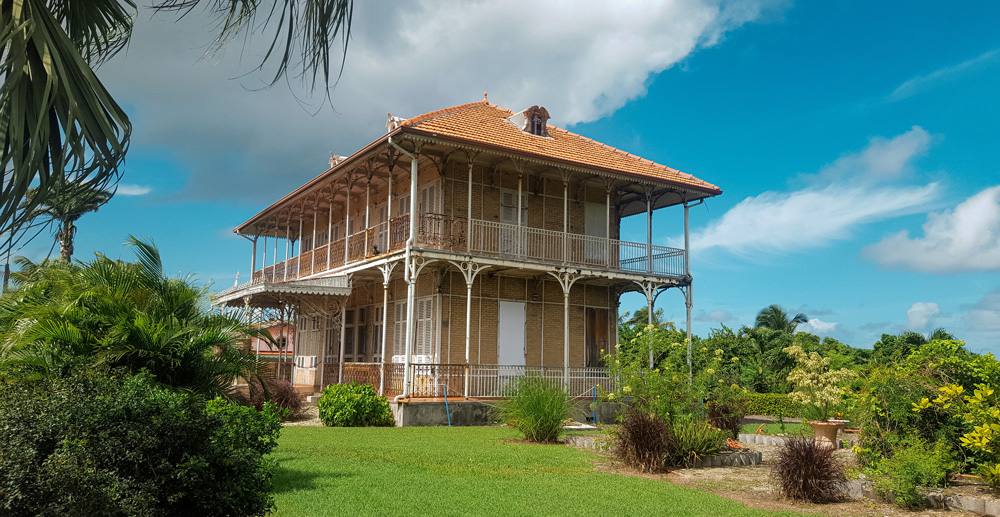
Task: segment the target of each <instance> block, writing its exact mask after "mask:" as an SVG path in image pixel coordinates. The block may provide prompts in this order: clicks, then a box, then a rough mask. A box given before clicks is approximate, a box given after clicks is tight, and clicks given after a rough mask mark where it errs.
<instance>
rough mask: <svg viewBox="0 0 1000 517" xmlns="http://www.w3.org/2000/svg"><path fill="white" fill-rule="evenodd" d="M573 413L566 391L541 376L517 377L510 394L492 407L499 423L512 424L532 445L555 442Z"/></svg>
mask: <svg viewBox="0 0 1000 517" xmlns="http://www.w3.org/2000/svg"><path fill="white" fill-rule="evenodd" d="M573 411H574V407H573V404H572V403H571V402H570V400H569V397H568V396H567V395H566V390H565V389H563V387H562V386H561V385H558V384H549V383H548V382H546V381H545V379H543V378H541V377H521V378H520V379H518V380H517V383H516V384H515V385H514V391H513V394H512V395H511V396H510V397H508V398H507V399H506V400H503V401H500V402H498V403H497V405H496V412H497V416H498V417H499V418H500V420H501V421H502V422H509V423H512V424H513V425H514V427H516V428H517V430H518V431H521V432H522V433H524V438H525V439H526V440H529V441H532V442H554V441H556V440H558V439H559V434H560V433H562V427H563V423H564V422H565V421H566V419H567V418H569V417H570V415H572V413H573Z"/></svg>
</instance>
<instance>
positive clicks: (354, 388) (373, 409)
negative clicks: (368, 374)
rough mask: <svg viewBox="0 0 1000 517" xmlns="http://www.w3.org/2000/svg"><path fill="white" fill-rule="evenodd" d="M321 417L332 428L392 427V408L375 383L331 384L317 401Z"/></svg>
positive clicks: (324, 423)
mask: <svg viewBox="0 0 1000 517" xmlns="http://www.w3.org/2000/svg"><path fill="white" fill-rule="evenodd" d="M316 407H317V409H319V419H320V420H322V421H323V425H325V426H328V427H375V426H381V427H386V426H391V425H393V420H392V409H391V408H390V407H389V401H388V400H386V399H385V397H381V396H379V394H378V393H377V392H376V391H375V388H373V387H372V385H371V384H358V383H356V382H353V381H352V382H350V383H348V384H331V385H329V386H327V387H326V389H324V390H323V396H321V397H320V398H319V401H317V402H316Z"/></svg>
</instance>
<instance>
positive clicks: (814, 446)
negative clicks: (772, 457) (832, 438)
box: [772, 438, 847, 503]
mask: <svg viewBox="0 0 1000 517" xmlns="http://www.w3.org/2000/svg"><path fill="white" fill-rule="evenodd" d="M772 474H773V475H774V476H775V477H776V478H777V480H778V483H779V485H780V486H781V493H782V494H783V495H784V496H785V497H789V498H792V499H800V500H806V501H810V502H813V503H825V502H829V501H836V500H838V499H840V497H841V491H840V488H841V485H842V484H843V483H845V482H846V481H847V477H846V476H845V475H844V470H843V467H841V465H840V464H839V463H838V462H837V460H836V459H834V457H833V449H831V448H829V447H826V446H823V445H820V444H818V443H816V441H815V440H813V439H809V438H792V439H789V440H787V441H786V442H785V446H784V447H782V448H781V452H780V453H778V461H777V463H776V464H775V465H774V467H773V470H772Z"/></svg>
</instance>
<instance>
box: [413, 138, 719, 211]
mask: <svg viewBox="0 0 1000 517" xmlns="http://www.w3.org/2000/svg"><path fill="white" fill-rule="evenodd" d="M405 132H406V133H409V134H412V135H417V136H423V137H429V138H432V139H435V140H438V141H447V142H452V143H459V144H464V145H468V146H470V147H474V148H480V149H489V150H492V151H496V152H500V153H506V154H518V155H522V156H527V157H531V158H533V159H535V160H537V161H539V162H542V163H557V164H562V165H569V166H572V167H576V168H579V169H581V170H590V171H600V172H604V173H608V174H614V175H618V176H623V177H628V178H632V179H637V180H642V181H648V182H651V183H659V184H663V183H669V184H671V185H672V186H676V187H678V188H681V189H689V190H694V191H698V192H702V193H705V194H708V195H709V196H708V197H713V196H718V195H719V194H722V189H720V188H719V187H717V186H715V185H712V184H711V183H708V182H706V181H704V180H700V179H699V180H698V181H699V182H701V184H700V185H699V184H687V183H681V182H676V181H671V180H669V179H666V178H656V177H653V176H646V175H642V174H635V173H631V172H626V171H622V170H620V169H614V168H610V167H602V166H599V165H589V164H585V163H580V162H577V161H573V160H567V159H563V158H556V157H553V156H548V155H544V154H537V153H531V152H527V151H519V150H514V149H510V148H507V147H503V146H499V145H493V144H486V143H483V142H479V141H476V140H470V139H465V138H461V137H456V136H451V135H439V134H437V133H435V132H433V131H427V130H424V129H419V128H415V127H406V128H405ZM602 145H604V144H602ZM608 147H610V146H608ZM654 163H655V162H654ZM657 165H659V164H657ZM660 166H661V167H665V168H666V169H668V170H670V171H673V172H675V173H680V171H676V170H675V169H670V168H669V167H666V166H663V165H660ZM680 174H682V175H684V176H688V177H692V178H693V176H692V175H690V174H684V173H680Z"/></svg>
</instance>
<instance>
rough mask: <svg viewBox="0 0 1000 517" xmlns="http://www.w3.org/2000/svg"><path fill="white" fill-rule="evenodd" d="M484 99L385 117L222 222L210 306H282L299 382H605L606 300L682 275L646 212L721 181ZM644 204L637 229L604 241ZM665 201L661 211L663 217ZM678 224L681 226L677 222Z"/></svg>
mask: <svg viewBox="0 0 1000 517" xmlns="http://www.w3.org/2000/svg"><path fill="white" fill-rule="evenodd" d="M548 118H549V115H548V113H547V112H546V110H545V109H544V108H540V107H538V106H533V107H531V108H528V109H526V110H524V111H521V112H518V113H513V112H510V111H508V110H506V109H503V108H500V107H498V106H496V105H493V104H491V103H489V102H488V101H487V100H486V99H485V98H484V100H483V101H481V102H474V103H471V104H465V105H462V106H456V107H453V108H448V109H443V110H439V111H434V112H432V113H427V114H424V115H420V116H418V117H413V118H410V119H402V118H398V117H393V116H391V115H390V116H389V120H388V123H387V129H388V134H387V135H386V136H384V137H381V138H379V139H377V140H375V141H374V142H372V143H371V144H369V145H367V146H366V147H364V148H363V149H361V150H359V151H357V152H356V153H354V154H353V155H351V156H350V157H346V158H345V157H338V156H333V155H331V160H330V168H329V169H328V170H326V172H324V173H322V174H320V175H319V176H317V177H316V178H314V179H313V180H312V181H310V182H308V183H306V184H305V185H303V186H302V187H300V188H298V189H297V190H295V191H294V192H292V193H291V194H288V195H287V196H285V197H283V198H281V199H280V200H278V201H277V202H275V203H274V204H273V205H271V206H269V207H268V208H266V209H265V210H263V211H262V212H260V213H259V214H257V215H256V216H254V217H253V218H251V219H250V220H248V221H247V222H245V223H243V224H242V225H240V226H239V227H237V228H236V230H235V231H236V233H238V234H240V235H242V236H244V237H246V238H247V239H249V240H250V241H252V243H253V253H252V258H251V259H250V261H251V268H252V271H253V276H252V280H251V281H250V282H248V283H246V284H244V285H241V286H238V287H234V288H232V289H229V290H227V291H224V292H222V293H220V294H219V295H217V296H216V298H215V303H216V304H220V305H232V306H244V305H249V306H251V307H263V308H282V307H289V308H291V309H292V310H293V313H294V314H295V322H296V326H297V332H296V333H295V336H296V340H295V347H294V350H295V361H294V364H295V372H294V375H293V378H294V382H295V384H296V385H299V386H303V385H304V386H313V387H314V388H315V389H316V390H317V391H318V390H319V389H321V387H322V386H324V385H326V384H330V383H334V382H347V381H349V380H356V381H359V382H370V383H372V384H373V385H374V386H375V387H376V388H377V389H379V390H380V392H381V393H383V394H385V395H387V396H392V395H397V394H399V395H403V396H406V397H409V396H431V397H433V396H439V395H442V394H444V393H445V391H444V390H445V389H446V390H447V395H448V396H458V397H461V396H466V397H490V396H498V395H502V394H503V388H504V386H505V385H506V384H505V380H507V379H509V378H511V377H513V376H516V375H522V374H525V373H535V374H539V375H545V376H548V377H552V378H558V379H561V380H562V381H563V382H565V383H566V386H567V388H568V389H569V391H570V394H571V395H576V394H578V393H582V392H584V391H586V390H588V389H590V388H592V387H593V386H594V385H595V384H604V385H606V383H607V379H606V373H605V369H604V368H603V367H602V365H601V351H602V350H612V349H613V348H614V345H615V340H616V332H615V328H616V327H615V326H616V322H617V316H618V314H617V313H618V300H619V297H620V296H621V294H622V293H624V292H626V291H639V292H643V293H644V294H645V295H646V297H647V300H648V301H649V303H650V305H652V301H653V299H654V298H655V296H656V294H657V293H658V292H659V291H661V290H663V289H667V288H670V287H677V288H680V289H682V290H683V291H684V293H685V295H686V297H687V298H686V299H687V305H688V315H689V316H688V320H689V323H688V325H689V327H690V300H691V298H690V286H691V276H690V274H689V271H690V270H689V268H688V263H687V257H688V253H687V250H686V249H675V248H668V247H663V246H658V245H654V244H652V240H653V238H652V224H651V221H652V212H653V211H655V210H659V209H662V208H666V207H670V206H682V207H684V209H683V217H684V227H685V234H686V232H687V215H688V210H687V208H688V207H690V206H692V205H694V204H698V203H700V202H701V200H703V199H704V198H707V197H711V196H716V195H719V194H720V193H721V191H720V190H719V188H718V187H716V186H714V185H712V184H709V183H706V182H704V181H702V180H699V179H698V178H695V177H694V176H691V175H690V174H684V173H682V172H679V171H677V170H674V169H671V168H669V167H665V166H663V165H659V164H656V163H653V162H651V161H649V160H645V159H642V158H640V157H638V156H634V155H631V154H628V153H626V152H623V151H620V150H618V149H614V148H612V147H609V146H606V145H604V144H601V143H599V142H595V141H593V140H590V139H588V138H584V137H582V136H579V135H576V134H574V133H571V132H569V131H566V130H563V129H560V128H558V127H555V126H551V125H548V124H547V123H546V121H547V120H548ZM637 214H645V216H646V218H647V241H646V242H641V243H640V242H626V241H622V240H619V236H620V222H621V219H622V218H623V217H626V216H631V215H637ZM680 215H681V213H678V216H680ZM685 238H686V235H685Z"/></svg>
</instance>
